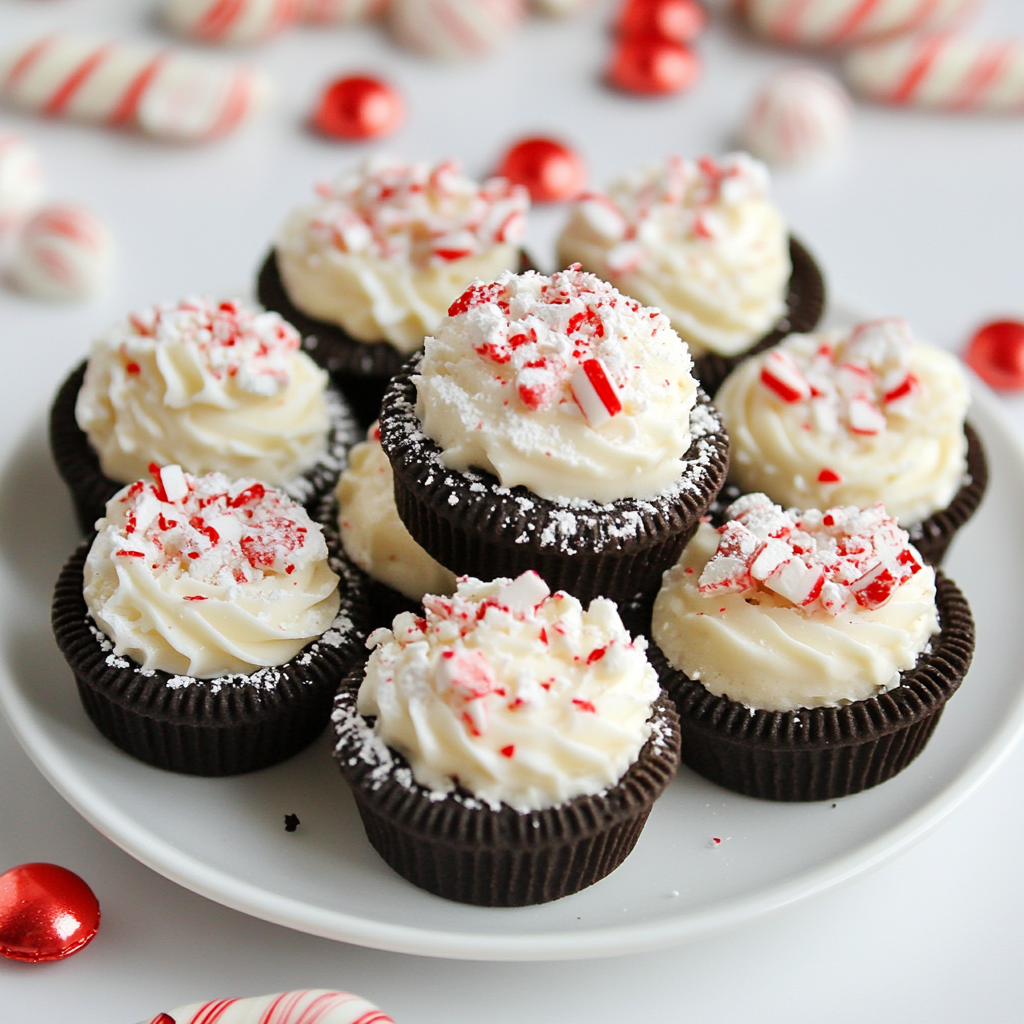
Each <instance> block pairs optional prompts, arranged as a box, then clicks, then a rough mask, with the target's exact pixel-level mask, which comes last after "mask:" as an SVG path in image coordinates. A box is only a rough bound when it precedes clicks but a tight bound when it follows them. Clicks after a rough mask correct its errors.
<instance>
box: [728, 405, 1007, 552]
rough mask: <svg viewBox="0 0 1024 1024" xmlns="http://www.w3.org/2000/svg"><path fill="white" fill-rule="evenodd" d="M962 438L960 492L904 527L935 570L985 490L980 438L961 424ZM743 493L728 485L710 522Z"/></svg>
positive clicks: (983, 456)
mask: <svg viewBox="0 0 1024 1024" xmlns="http://www.w3.org/2000/svg"><path fill="white" fill-rule="evenodd" d="M964 435H965V436H966V438H967V473H966V474H965V476H964V482H963V484H962V485H961V487H960V490H959V491H957V493H956V495H955V496H954V498H953V500H952V501H951V502H950V503H949V505H947V506H946V508H943V509H939V511H938V512H933V513H932V514H931V515H930V516H928V518H927V519H923V520H921V522H919V523H913V524H911V525H910V526H908V527H906V530H907V533H909V534H910V541H911V543H912V544H913V545H914V547H916V548H917V550H918V551H919V552H920V553H921V557H922V558H923V559H924V560H925V562H926V563H927V564H928V565H932V566H935V567H938V566H940V565H942V562H943V559H944V558H945V557H946V552H947V551H948V550H949V545H950V544H951V543H952V542H953V538H954V537H955V536H956V533H957V531H958V530H959V529H960V528H961V527H962V526H964V525H965V524H966V523H967V521H968V520H969V519H970V518H971V516H973V515H974V513H975V512H977V510H978V506H979V505H980V504H981V501H982V498H984V497H985V491H986V490H987V489H988V460H987V459H986V458H985V448H984V446H983V445H982V442H981V438H980V437H979V436H978V432H977V431H976V430H975V429H974V427H972V426H971V424H970V423H965V424H964ZM742 493H743V492H742V491H741V490H740V488H739V487H737V486H736V484H731V483H727V484H726V485H725V486H724V487H723V488H722V490H721V491H720V492H719V494H718V496H717V497H716V498H715V500H714V502H713V503H712V505H711V510H710V511H711V518H712V521H713V522H714V523H716V524H718V525H721V523H722V522H723V521H724V516H725V510H726V509H727V508H728V507H729V505H730V504H731V503H732V502H734V501H735V500H736V499H737V498H738V497H740V495H741V494H742Z"/></svg>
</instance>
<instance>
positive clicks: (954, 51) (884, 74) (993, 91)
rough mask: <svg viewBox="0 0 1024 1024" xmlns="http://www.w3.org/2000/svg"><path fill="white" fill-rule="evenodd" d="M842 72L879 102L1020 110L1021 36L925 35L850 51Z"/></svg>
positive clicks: (1023, 95) (1023, 88) (1023, 96)
mask: <svg viewBox="0 0 1024 1024" xmlns="http://www.w3.org/2000/svg"><path fill="white" fill-rule="evenodd" d="M844 71H845V74H846V80H847V81H848V82H849V83H850V85H851V86H852V87H853V88H854V89H855V90H856V91H857V92H858V93H859V94H860V95H862V96H865V97H867V98H868V99H873V100H877V101H879V102H881V103H891V104H895V105H897V106H915V107H931V108H934V109H938V110H951V111H957V110H989V111H995V112H999V113H1017V114H1020V113H1024V39H984V38H974V37H972V36H967V35H963V34H960V33H927V34H922V35H917V36H912V37H910V38H908V39H897V40H894V41H893V42H890V43H880V44H878V45H876V46H865V47H862V48H860V49H857V50H854V51H853V53H851V54H850V55H849V56H848V57H847V59H846V62H845V66H844Z"/></svg>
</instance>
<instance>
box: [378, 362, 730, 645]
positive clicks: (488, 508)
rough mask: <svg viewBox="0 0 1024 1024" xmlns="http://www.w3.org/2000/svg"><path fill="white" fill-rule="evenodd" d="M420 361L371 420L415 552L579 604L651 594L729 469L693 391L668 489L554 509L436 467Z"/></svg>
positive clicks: (709, 412)
mask: <svg viewBox="0 0 1024 1024" xmlns="http://www.w3.org/2000/svg"><path fill="white" fill-rule="evenodd" d="M420 358H421V357H420V356H419V355H418V354H417V355H415V356H413V357H411V358H410V360H409V361H408V362H407V363H406V365H405V367H404V368H403V370H402V372H401V373H400V374H397V375H396V376H395V377H394V378H392V381H391V384H390V386H389V388H388V390H387V393H386V394H385V396H384V407H383V409H382V411H381V426H380V435H381V444H382V445H383V447H384V451H385V453H386V454H387V456H388V459H389V460H390V461H391V468H392V470H393V471H394V478H395V504H396V506H397V508H398V514H399V516H401V518H402V521H403V522H404V523H405V525H406V527H407V528H408V530H409V532H410V533H411V534H412V536H413V538H414V539H415V540H416V542H417V543H418V544H420V545H421V546H422V547H423V548H425V549H426V550H427V551H428V552H429V553H430V554H431V555H433V557H434V558H436V559H437V561H439V562H440V563H441V564H442V565H444V566H447V567H448V568H449V569H451V570H452V572H454V573H455V574H456V575H463V574H468V575H471V576H477V577H479V578H481V579H487V580H490V579H495V578H497V577H499V576H509V577H515V576H518V575H519V574H520V573H523V572H526V571H527V570H528V569H533V570H535V571H536V572H537V573H539V574H540V575H541V577H543V579H544V580H545V582H546V583H547V584H548V586H549V587H551V589H552V590H565V591H568V592H569V593H571V594H574V595H575V596H576V597H578V598H579V599H580V600H581V601H582V602H583V603H584V605H586V604H587V603H588V602H589V601H591V600H592V599H593V598H595V597H608V598H611V599H612V600H613V601H615V602H617V604H618V605H619V608H620V610H621V611H622V612H623V615H624V616H628V617H629V618H630V621H629V622H627V625H628V626H629V627H630V628H631V629H635V628H636V622H635V621H633V617H632V616H630V615H629V609H630V608H632V607H635V606H636V605H637V602H638V601H639V602H640V604H644V603H645V602H646V600H647V599H650V600H653V595H654V594H655V593H656V592H657V590H658V588H659V587H660V586H661V574H662V573H663V572H664V571H665V570H666V569H668V568H669V567H670V566H672V565H673V564H674V563H675V561H676V559H677V558H678V557H679V554H680V552H681V551H682V549H683V547H684V546H685V545H686V542H687V541H688V540H689V539H690V537H691V536H692V535H693V533H694V532H695V531H696V529H697V526H698V524H699V522H700V517H701V516H702V515H704V513H705V512H706V511H707V508H708V506H709V505H710V503H711V501H712V500H713V499H714V497H715V495H716V494H717V493H718V490H719V488H720V487H721V486H722V484H723V482H724V481H725V477H726V473H727V472H728V468H729V439H728V436H727V435H726V433H725V428H724V427H723V426H722V425H721V422H720V421H719V419H718V414H717V412H716V411H715V409H714V406H712V405H711V403H710V401H709V400H708V398H707V396H706V395H705V394H704V393H703V392H702V391H698V401H697V405H696V407H695V409H694V412H693V414H692V415H691V434H692V436H693V442H692V444H691V446H690V449H689V451H688V452H687V453H686V456H685V461H686V462H687V467H686V469H685V470H684V472H683V474H682V476H681V477H680V478H679V481H678V485H677V487H674V488H672V489H671V490H669V491H666V492H664V493H663V494H660V495H657V496H655V497H653V498H649V499H645V500H639V499H635V498H622V499H619V500H618V501H615V502H611V503H609V504H605V505H600V504H598V503H596V502H576V503H569V504H562V503H559V502H555V501H549V500H547V499H544V498H540V497H538V496H537V495H536V494H534V493H533V492H532V491H529V490H527V488H525V487H523V486H517V487H513V488H511V489H509V488H505V487H501V486H500V484H499V483H498V480H497V479H496V478H495V477H493V476H492V475H491V474H489V473H486V472H483V471H479V470H471V471H469V472H466V473H459V472H457V471H454V470H449V469H446V468H445V467H444V465H443V463H442V462H441V449H440V448H439V447H438V446H437V445H436V444H435V443H434V442H433V441H432V440H430V438H428V437H427V436H426V435H425V434H423V432H422V430H421V429H420V422H419V420H418V419H417V417H416V385H415V384H414V383H413V379H412V378H413V376H414V375H415V374H416V373H417V372H418V370H419V367H420Z"/></svg>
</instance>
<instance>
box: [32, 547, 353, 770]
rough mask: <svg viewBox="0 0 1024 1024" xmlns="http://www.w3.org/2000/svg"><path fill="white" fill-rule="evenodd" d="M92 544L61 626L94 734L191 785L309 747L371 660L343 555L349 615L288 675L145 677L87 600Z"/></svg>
mask: <svg viewBox="0 0 1024 1024" xmlns="http://www.w3.org/2000/svg"><path fill="white" fill-rule="evenodd" d="M90 544H91V541H88V540H87V541H83V542H82V544H80V545H79V547H78V549H77V550H76V551H75V553H74V554H73V555H72V556H71V558H70V559H69V560H68V561H67V563H66V564H65V566H64V568H63V569H62V570H61V574H60V577H59V578H58V580H57V586H56V589H55V591H54V597H53V608H52V625H53V632H54V636H55V638H56V640H57V646H58V647H59V648H60V650H61V653H62V654H63V655H64V657H65V659H66V660H67V662H68V664H69V665H70V667H71V670H72V671H73V672H74V675H75V682H76V683H77V686H78V694H79V697H80V698H81V701H82V706H83V707H84V708H85V711H86V713H87V714H88V716H89V717H90V718H91V719H92V721H93V724H94V725H95V726H96V728H97V729H99V731H100V732H101V733H103V735H104V736H106V737H107V739H109V740H110V741H111V742H112V743H114V744H115V745H116V746H118V747H120V748H121V749H122V750H124V751H125V752H126V753H128V754H131V755H132V757H135V758H138V760H140V761H144V762H145V763H146V764H151V765H153V766H155V767H157V768H164V769H167V770H168V771H174V772H182V773H184V774H188V775H207V776H220V775H238V774H241V773H243V772H251V771H256V770H257V769H260V768H267V767H269V766H270V765H273V764H277V763H278V762H279V761H283V760H285V759H286V758H288V757H291V756H292V755H293V754H297V753H298V752H299V751H300V750H302V749H303V748H305V747H307V746H308V745H309V744H310V743H311V742H312V741H313V740H314V739H315V738H316V737H317V736H318V735H319V733H320V732H321V731H322V730H323V728H324V726H325V725H326V724H327V721H328V719H329V717H330V711H331V701H332V699H333V696H334V692H335V690H336V689H337V686H338V679H339V678H341V677H342V676H344V674H345V673H346V672H347V671H348V669H349V667H350V665H351V664H352V661H353V659H355V658H357V657H358V656H359V653H360V651H361V650H362V640H363V637H364V636H365V632H366V631H365V624H364V609H365V604H366V599H365V595H364V592H363V589H362V579H361V577H360V575H359V573H358V572H356V571H355V570H354V569H353V568H352V566H351V565H350V564H349V563H348V561H347V560H346V559H345V558H344V557H343V556H341V555H340V554H339V553H338V551H337V549H335V548H333V547H332V548H331V555H330V566H331V568H332V569H333V570H334V572H336V573H337V574H338V575H339V576H340V577H341V581H340V583H339V592H340V595H341V607H340V609H339V611H338V615H337V617H336V618H335V620H334V622H333V624H332V626H331V628H330V629H329V630H328V631H327V632H326V633H324V634H323V636H321V637H320V638H318V639H317V640H314V641H313V642H312V643H310V644H308V645H307V646H306V647H305V648H303V649H302V651H300V652H299V654H297V655H296V656H295V657H294V658H292V659H291V660H290V661H288V662H286V663H285V664H283V665H279V666H275V667H272V668H261V669H259V670H257V671H256V672H253V673H252V674H251V675H231V676H224V677H220V678H215V679H192V678H188V677H182V676H173V675H171V674H170V673H168V672H163V671H151V672H143V671H142V670H141V669H140V668H139V666H138V665H136V664H135V663H134V662H132V661H131V660H130V659H129V658H126V657H120V656H117V655H115V654H114V653H113V644H112V643H111V642H110V640H109V639H108V638H107V637H106V635H105V634H104V633H103V632H102V631H101V630H100V629H99V628H98V627H97V626H96V624H95V622H94V621H93V619H92V617H91V615H90V614H89V611H88V609H87V607H86V604H85V599H84V597H83V596H82V587H83V567H84V565H85V559H86V556H87V555H88V553H89V546H90Z"/></svg>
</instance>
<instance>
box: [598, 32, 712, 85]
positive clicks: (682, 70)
mask: <svg viewBox="0 0 1024 1024" xmlns="http://www.w3.org/2000/svg"><path fill="white" fill-rule="evenodd" d="M699 74H700V61H699V60H698V59H697V55H696V54H695V53H694V52H693V51H692V50H691V49H690V48H689V47H688V46H685V45H684V44H683V43H673V42H669V40H667V39H656V38H654V37H652V36H645V37H642V38H638V39H623V40H621V41H620V42H619V43H618V45H617V46H616V48H615V52H614V54H613V55H612V63H611V67H610V68H609V69H608V80H609V81H610V82H611V83H612V85H615V86H618V88H620V89H625V90H626V91H627V92H638V93H644V94H647V95H658V94H661V93H669V92H681V91H682V90H683V89H688V88H689V87H690V86H691V85H693V83H694V82H695V81H696V80H697V77H698V75H699Z"/></svg>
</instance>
